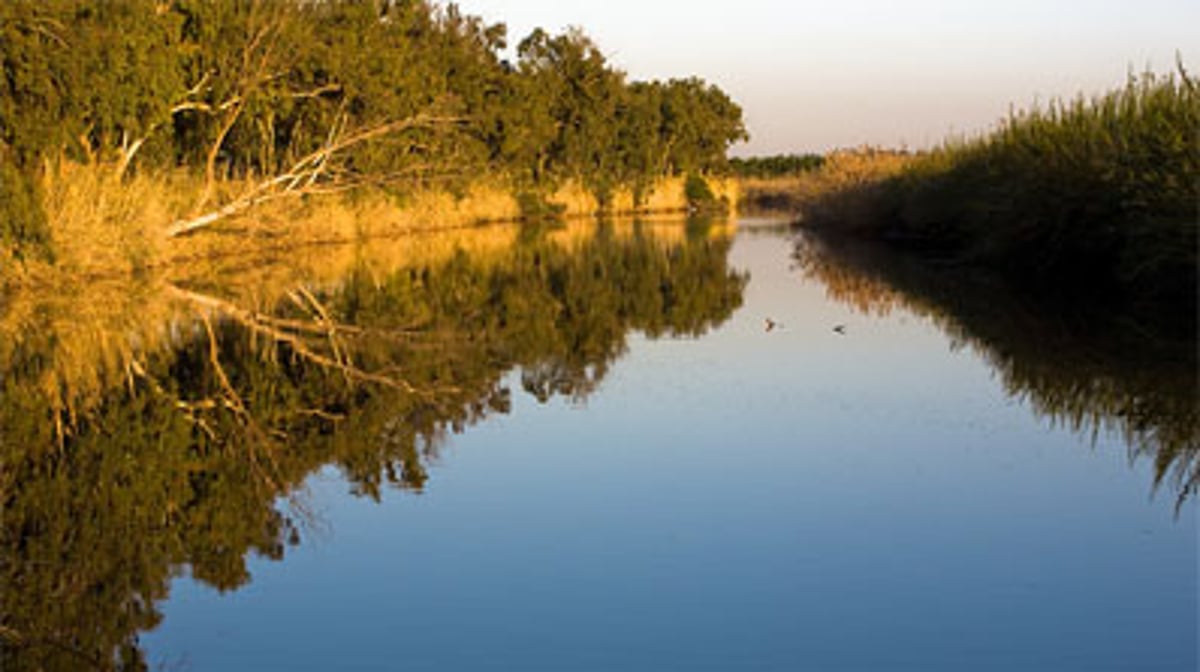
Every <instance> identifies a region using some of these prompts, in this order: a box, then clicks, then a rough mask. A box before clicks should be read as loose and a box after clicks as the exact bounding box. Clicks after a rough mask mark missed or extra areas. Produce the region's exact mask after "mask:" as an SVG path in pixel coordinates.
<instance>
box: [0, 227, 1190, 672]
mask: <svg viewBox="0 0 1200 672" xmlns="http://www.w3.org/2000/svg"><path fill="white" fill-rule="evenodd" d="M398 245H399V247H398V248H396V249H391V248H386V249H385V246H384V245H383V244H379V245H377V246H373V247H372V248H371V249H359V250H341V249H339V250H327V251H324V252H321V253H318V254H313V255H310V257H305V258H298V257H297V255H287V257H288V258H287V259H286V260H285V261H286V262H287V263H280V264H270V265H264V264H262V263H259V262H256V263H255V264H244V265H241V266H239V265H237V264H231V265H226V266H217V267H213V268H207V269H197V270H196V271H195V273H193V274H190V275H188V276H186V277H168V278H149V279H146V281H145V284H144V285H139V286H138V287H133V288H131V287H95V286H89V287H80V288H72V289H71V291H63V292H61V293H60V294H59V296H57V297H53V298H49V299H47V298H45V297H39V298H36V299H30V298H20V297H17V298H12V297H10V298H8V299H7V304H6V306H5V309H4V310H3V311H0V312H3V313H4V315H3V316H2V317H0V330H3V338H0V366H2V367H3V368H0V372H2V377H0V383H2V385H3V387H2V388H0V389H2V391H3V395H4V396H3V399H2V403H0V451H2V452H0V455H2V457H3V467H4V471H3V475H2V476H0V488H3V489H2V490H0V493H2V496H3V500H2V501H3V507H4V508H3V515H4V518H3V521H2V530H3V531H2V534H3V537H2V538H0V544H2V553H3V555H2V556H0V560H2V562H3V565H2V567H0V568H2V570H3V573H2V575H0V579H2V580H3V582H4V583H3V584H2V588H3V592H2V593H0V605H2V606H3V611H2V612H0V625H2V627H3V630H0V635H3V636H2V637H0V641H3V642H4V649H3V655H4V658H3V659H0V660H2V661H3V663H4V664H3V669H5V670H9V669H12V670H26V669H29V670H36V669H64V670H66V669H88V668H90V667H127V668H130V669H135V668H137V667H138V666H139V665H142V664H145V665H148V666H149V667H151V668H153V669H172V670H174V669H184V670H241V669H245V670H264V669H280V670H333V669H362V670H376V669H378V670H392V669H412V670H480V669H482V670H489V669H491V670H628V669H644V670H808V669H812V670H967V669H970V670H977V669H978V670H993V669H994V670H1081V671H1082V670H1194V669H1196V664H1197V558H1198V553H1197V529H1196V505H1195V503H1194V500H1193V499H1191V498H1190V497H1189V494H1190V493H1191V492H1192V490H1193V489H1194V487H1195V478H1196V473H1197V447H1198V445H1200V441H1198V435H1200V423H1198V418H1197V414H1198V411H1197V406H1196V398H1195V389H1196V367H1195V352H1194V350H1195V348H1194V344H1193V343H1190V342H1189V341H1188V338H1189V337H1187V336H1186V335H1185V336H1184V337H1183V338H1180V337H1179V336H1178V334H1176V333H1174V332H1171V333H1168V334H1167V335H1161V334H1158V333H1156V332H1150V333H1148V332H1147V330H1146V329H1145V328H1142V327H1138V325H1136V324H1134V325H1133V326H1131V323H1130V321H1129V320H1122V319H1120V316H1116V317H1112V316H1109V318H1105V319H1100V318H1096V317H1094V316H1088V315H1074V314H1069V313H1064V312H1062V311H1061V310H1055V311H1049V310H1047V309H1046V308H1045V307H1041V306H1032V307H1031V306H1028V305H1026V304H1024V303H1021V302H1019V301H1017V300H1016V299H1014V298H1012V297H1011V296H1010V295H1008V294H1006V293H1005V292H1004V291H1003V289H1002V288H996V287H991V286H988V285H987V284H986V283H982V282H981V283H972V282H967V281H962V282H956V283H954V285H953V287H954V290H953V291H948V290H945V289H939V288H942V287H944V283H941V284H939V282H938V281H937V278H936V277H932V276H928V275H927V274H924V273H923V272H922V271H921V270H920V269H914V268H911V267H908V266H905V265H903V264H900V265H898V266H896V267H895V268H892V267H890V266H889V262H888V260H886V259H880V258H876V257H872V256H870V255H863V254H860V253H858V252H855V251H847V250H840V249H835V248H832V247H827V246H823V245H822V244H820V243H818V242H815V241H808V242H805V241H799V242H797V240H796V239H795V238H794V237H792V236H791V234H789V233H788V232H787V231H786V230H785V229H782V228H779V227H772V226H762V225H757V224H756V223H754V222H747V223H745V224H744V225H743V226H742V227H741V228H740V229H739V230H738V232H737V233H733V232H732V231H730V230H727V229H724V228H720V227H717V228H706V227H702V226H695V225H693V226H687V225H685V224H684V223H682V222H667V223H657V224H654V225H650V224H643V225H638V226H633V225H627V224H617V225H611V226H604V227H599V228H597V227H596V226H595V225H592V224H588V225H572V226H571V227H569V228H568V229H566V230H517V229H493V230H488V231H482V232H480V231H472V232H461V233H458V234H453V235H449V236H440V237H437V238H436V239H435V238H428V239H414V240H410V241H405V242H403V243H398ZM299 287H303V288H305V290H304V291H300V290H298V289H297V288H299ZM1084 312H1086V311H1084ZM768 319H770V320H771V321H772V322H774V323H775V325H776V326H774V327H773V328H770V329H768V323H767V320H768ZM333 324H337V325H338V326H337V328H333V329H331V328H330V326H331V325H333ZM835 327H839V329H838V330H837V331H835ZM841 327H844V328H841ZM1131 334H1133V335H1131Z"/></svg>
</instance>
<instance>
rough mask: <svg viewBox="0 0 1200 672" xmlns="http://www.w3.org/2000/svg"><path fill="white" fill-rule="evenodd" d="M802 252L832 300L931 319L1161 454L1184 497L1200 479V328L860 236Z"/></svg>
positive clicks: (1073, 413) (1140, 450)
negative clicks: (1016, 287) (1042, 290)
mask: <svg viewBox="0 0 1200 672" xmlns="http://www.w3.org/2000/svg"><path fill="white" fill-rule="evenodd" d="M796 255H797V258H798V260H799V262H800V267H801V268H802V269H803V271H804V272H805V273H806V274H807V275H808V276H810V277H812V278H815V279H817V280H819V281H820V282H822V283H823V284H824V285H825V287H826V290H827V292H828V294H829V296H830V297H831V298H834V299H836V300H838V301H840V302H842V303H845V304H847V305H850V306H852V307H854V308H855V309H856V310H859V311H861V312H863V313H867V314H886V313H887V312H889V311H891V310H894V309H896V308H897V307H903V308H904V309H906V310H910V311H912V312H914V313H916V314H919V315H922V316H925V317H928V318H929V319H931V320H932V321H933V322H934V323H935V324H937V325H938V326H939V327H940V328H941V329H942V330H943V331H945V332H946V333H947V334H948V335H949V336H950V338H951V339H953V341H954V342H955V343H958V344H964V345H970V346H971V347H973V348H974V349H975V350H976V351H977V352H978V353H979V354H980V355H981V356H982V357H983V358H984V359H985V360H986V361H987V362H988V363H989V364H990V365H991V366H992V367H993V368H994V369H995V370H996V371H997V372H999V373H1000V376H1001V380H1002V381H1003V383H1004V386H1005V389H1006V390H1007V392H1008V393H1009V394H1010V395H1012V396H1014V397H1017V398H1020V399H1022V400H1024V401H1027V402H1028V403H1029V404H1030V406H1031V407H1032V408H1033V409H1034V410H1035V412H1037V413H1038V414H1039V415H1042V416H1044V417H1047V418H1049V419H1050V420H1051V422H1054V423H1057V424H1061V425H1062V426H1065V427H1067V428H1069V429H1071V430H1072V431H1075V432H1080V433H1092V434H1096V433H1100V432H1109V431H1116V432H1119V433H1120V434H1121V436H1122V437H1123V439H1124V441H1125V442H1126V444H1127V445H1128V446H1129V448H1130V451H1131V453H1132V454H1133V455H1134V456H1136V457H1145V458H1149V459H1153V460H1154V463H1155V467H1156V476H1155V480H1156V484H1163V483H1166V482H1170V483H1171V484H1172V486H1173V487H1174V489H1175V490H1176V491H1177V492H1178V493H1179V496H1180V498H1181V500H1180V501H1181V502H1182V500H1183V499H1184V498H1186V497H1188V496H1189V495H1190V494H1194V492H1195V489H1196V488H1197V485H1198V484H1200V408H1198V407H1197V403H1196V392H1197V368H1196V365H1197V361H1196V352H1195V335H1194V328H1195V326H1194V323H1193V324H1182V325H1179V324H1175V323H1172V322H1170V321H1167V322H1165V323H1163V321H1162V320H1146V319H1139V318H1135V317H1134V316H1132V315H1130V314H1129V313H1128V312H1126V311H1122V310H1121V309H1120V308H1119V307H1116V306H1113V305H1105V303H1104V301H1103V300H1102V299H1096V300H1095V302H1096V304H1097V305H1092V306H1084V305H1080V304H1079V303H1066V302H1061V301H1057V302H1056V301H1051V300H1048V299H1044V298H1043V300H1042V301H1041V302H1035V301H1031V300H1030V298H1029V297H1027V296H1020V295H1018V294H1016V293H1014V292H1013V291H1011V290H1010V289H1009V288H1008V287H1006V286H1005V285H1003V284H1001V283H998V282H997V281H995V279H994V278H991V277H987V276H983V275H979V274H972V273H969V272H966V271H962V270H959V269H953V268H938V267H936V266H934V267H931V266H930V265H929V264H928V263H927V262H925V263H922V262H921V261H918V260H915V259H912V258H906V257H904V256H898V255H896V254H895V253H890V252H888V251H886V250H883V249H881V248H877V247H872V246H870V245H868V244H864V243H861V242H848V241H845V240H839V239H829V238H825V239H820V238H816V237H807V238H806V239H805V240H804V241H803V242H801V243H800V244H799V245H798V246H797V249H796ZM1156 323H1157V324H1159V325H1160V326H1159V327H1157V328H1156V327H1154V326H1152V325H1154V324H1156Z"/></svg>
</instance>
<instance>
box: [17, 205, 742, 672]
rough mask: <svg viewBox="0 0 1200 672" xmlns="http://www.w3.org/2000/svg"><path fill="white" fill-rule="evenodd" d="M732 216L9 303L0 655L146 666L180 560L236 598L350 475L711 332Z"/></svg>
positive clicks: (348, 258)
mask: <svg viewBox="0 0 1200 672" xmlns="http://www.w3.org/2000/svg"><path fill="white" fill-rule="evenodd" d="M729 246H730V240H729V237H728V236H726V235H724V233H723V229H722V228H721V227H720V226H718V225H698V226H692V227H688V228H686V229H683V228H681V227H678V225H676V226H674V227H652V226H644V225H626V224H602V225H599V226H597V225H595V224H592V223H589V224H586V225H583V224H577V225H571V226H567V227H560V228H552V229H548V230H545V229H543V230H534V229H525V230H521V229H518V228H507V227H496V228H489V229H482V230H472V231H462V232H457V233H455V234H453V235H442V236H421V237H414V238H412V239H406V240H402V241H393V242H391V243H387V244H384V243H373V244H371V245H369V246H365V247H360V248H357V249H355V248H342V247H337V248H335V247H330V248H320V249H316V250H308V251H301V252H295V251H293V252H289V253H287V254H286V262H287V263H285V264H273V263H265V262H264V261H263V260H262V259H256V260H254V261H253V263H247V262H244V261H237V260H233V261H224V262H205V263H203V264H202V263H201V262H193V263H192V264H190V266H189V272H188V273H187V274H186V275H182V276H179V275H176V276H165V275H164V276H155V277H147V278H143V279H141V280H140V281H139V282H138V283H136V284H129V283H113V284H102V283H81V284H80V285H78V286H75V287H71V288H58V291H56V292H54V294H53V295H52V296H47V295H46V293H29V294H26V295H20V296H10V297H5V300H4V303H3V310H2V314H0V390H2V397H0V467H2V468H0V512H2V513H3V519H2V521H0V523H2V524H0V588H2V590H0V642H2V644H0V661H2V662H3V666H4V669H5V670H58V669H62V670H74V669H80V668H87V667H93V668H98V669H108V668H114V669H143V668H144V667H145V662H144V655H143V653H142V651H141V649H140V647H139V644H138V633H139V632H141V631H145V630H148V629H151V628H154V627H155V626H156V625H157V624H158V622H159V620H160V618H161V617H160V615H159V612H158V611H157V608H156V605H157V604H158V603H159V602H160V601H161V600H163V599H164V598H165V597H166V595H167V591H168V586H169V582H170V580H171V578H172V577H173V576H175V575H176V574H177V573H178V572H180V571H181V570H182V568H187V569H188V571H190V573H191V575H192V576H193V577H195V578H196V579H198V580H200V581H203V582H205V583H207V584H209V585H211V586H214V587H216V588H218V589H220V590H231V589H235V588H238V587H239V586H242V585H244V584H245V583H246V582H247V581H248V580H249V575H248V572H247V566H246V559H247V556H248V554H250V553H254V554H257V555H260V556H265V557H269V558H281V557H283V555H284V553H285V550H286V548H287V547H288V545H291V544H297V543H299V542H300V540H301V536H302V533H303V532H304V530H305V527H304V524H303V523H304V521H303V520H301V519H300V518H302V517H303V515H304V513H303V512H304V508H303V506H302V502H296V503H295V505H294V506H284V507H281V506H279V504H278V502H279V501H280V499H281V498H286V497H289V496H291V495H292V494H293V493H295V492H297V489H298V488H299V487H300V485H301V484H302V483H303V482H304V481H305V479H306V478H307V477H308V476H309V475H311V474H312V473H313V472H314V471H315V470H317V469H319V468H321V467H323V466H325V465H329V464H334V465H337V466H338V467H339V468H340V469H341V470H342V471H343V472H344V473H345V474H346V476H347V479H348V480H349V481H350V482H351V483H353V484H354V488H355V489H356V491H357V492H358V493H360V494H362V495H364V496H369V497H376V498H377V497H379V496H380V493H381V490H382V489H383V488H384V487H387V486H388V485H391V486H396V487H400V488H407V489H413V490H420V489H421V488H423V487H425V485H426V482H427V479H428V473H427V471H426V465H427V463H428V460H429V459H431V458H432V457H434V456H436V453H437V451H438V447H439V445H441V444H442V442H443V440H444V437H445V435H446V434H447V433H448V432H454V431H460V430H461V429H463V428H464V427H466V426H468V425H470V424H471V423H474V422H476V421H478V420H480V419H481V418H484V417H486V416H488V415H490V414H493V413H504V412H506V411H507V410H508V408H509V405H510V399H511V395H512V391H511V390H509V389H507V388H506V387H505V386H504V384H503V382H502V381H503V379H504V374H505V373H506V372H508V371H510V370H512V369H514V368H519V369H520V371H521V377H520V379H521V385H522V387H523V388H524V390H525V391H527V392H528V393H530V394H532V395H535V396H536V397H537V398H538V399H540V400H548V399H550V398H551V397H554V396H556V395H561V396H565V397H569V398H572V399H577V400H578V399H583V398H586V397H587V396H588V395H589V394H590V393H592V392H593V391H594V390H595V389H596V387H597V385H598V384H599V383H600V382H601V381H602V380H603V378H604V376H605V374H606V373H607V371H608V370H609V367H610V366H611V365H612V364H613V362H614V361H615V360H616V359H617V358H619V357H620V356H621V355H622V354H623V353H624V352H625V349H626V339H627V338H628V335H629V334H630V333H631V332H633V331H638V332H643V333H645V334H648V335H649V336H651V337H659V336H698V335H700V334H703V333H704V332H705V331H707V330H708V329H710V328H712V327H713V326H715V325H717V324H719V323H721V322H723V321H724V320H726V319H728V318H729V317H730V315H732V313H733V311H734V310H735V309H736V308H737V307H738V306H739V305H740V304H741V301H742V295H743V290H744V288H745V285H746V282H747V278H746V276H745V275H744V274H740V273H737V272H734V271H732V270H731V269H730V268H729V266H728V265H727V255H728V252H729Z"/></svg>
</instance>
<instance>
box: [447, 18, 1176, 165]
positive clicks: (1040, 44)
mask: <svg viewBox="0 0 1200 672" xmlns="http://www.w3.org/2000/svg"><path fill="white" fill-rule="evenodd" d="M459 5H460V7H462V9H463V10H464V11H466V12H467V13H470V14H477V15H482V16H484V17H485V18H487V19H489V20H491V21H501V20H502V21H504V22H505V23H507V24H508V26H509V35H510V38H511V41H512V42H513V43H514V44H515V42H516V41H517V40H518V39H519V38H520V37H522V36H524V35H525V34H527V33H528V32H529V31H530V30H531V29H532V28H534V27H535V26H542V27H545V28H546V29H548V30H551V31H554V32H557V31H558V30H561V29H562V28H564V27H566V26H568V25H578V26H581V27H583V28H584V29H585V31H586V32H587V33H588V34H590V35H591V36H592V37H593V38H594V39H595V40H596V41H597V42H598V43H599V44H600V46H601V48H602V49H603V51H604V52H605V54H607V55H608V57H609V59H610V60H611V61H612V62H613V63H614V64H615V65H616V66H617V67H619V68H621V69H623V70H625V71H626V72H628V73H629V74H630V75H631V76H632V77H634V78H638V79H649V78H668V77H681V76H689V75H697V76H700V77H703V78H705V79H707V80H709V81H711V82H713V83H716V84H718V85H719V86H721V87H722V88H723V89H725V90H726V91H728V92H729V93H730V94H731V95H732V96H733V97H734V98H735V99H736V100H737V101H738V102H739V103H741V104H742V106H743V108H744V109H745V111H746V119H747V122H748V125H749V127H750V132H751V135H752V136H753V138H752V140H751V141H750V143H749V144H748V145H744V146H742V147H739V148H737V149H735V153H736V154H758V153H779V152H792V151H824V150H827V149H830V148H834V147H842V146H851V145H857V144H861V143H864V142H867V143H872V144H881V145H888V146H897V145H907V146H909V147H924V146H928V145H930V144H933V143H936V142H938V141H939V140H941V139H942V138H943V137H945V136H946V135H947V134H950V133H973V132H978V131H983V130H986V129H988V128H989V127H991V126H992V125H993V124H994V123H995V122H996V121H997V120H998V119H999V118H1001V117H1003V116H1004V115H1005V114H1006V113H1007V111H1008V109H1009V105H1010V104H1015V105H1016V106H1018V107H1024V106H1027V105H1029V104H1030V103H1032V102H1034V101H1035V100H1041V101H1045V100H1046V99H1048V98H1052V97H1063V96H1067V97H1070V96H1073V95H1075V94H1076V93H1080V92H1083V93H1087V94H1092V93H1098V92H1101V91H1103V90H1106V89H1109V88H1112V87H1114V86H1117V85H1120V84H1121V83H1123V82H1124V80H1125V76H1126V74H1127V72H1128V71H1129V69H1130V68H1131V67H1132V68H1134V69H1135V70H1138V71H1141V70H1143V69H1145V68H1146V67H1147V66H1149V67H1151V68H1153V69H1154V70H1156V71H1159V72H1165V71H1169V70H1171V69H1173V68H1174V60H1175V53H1176V52H1177V51H1179V52H1182V53H1183V56H1184V61H1185V63H1186V64H1187V65H1188V66H1189V69H1190V70H1192V71H1193V72H1197V71H1200V61H1198V60H1197V59H1200V0H1136V1H1135V0H1093V1H1087V0H1072V1H1070V2H1066V1H1061V0H1059V1H1055V0H996V1H994V2H975V1H972V0H959V1H957V2H955V1H952V0H915V1H909V2H902V1H888V0H825V1H823V2H816V1H811V0H792V1H790V2H789V1H786V0H737V1H733V2H729V1H726V2H704V1H702V0H692V1H690V2H689V1H687V0H588V1H587V2H567V1H565V0H462V1H461V2H459Z"/></svg>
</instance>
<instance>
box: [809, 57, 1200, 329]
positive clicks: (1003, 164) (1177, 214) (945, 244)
mask: <svg viewBox="0 0 1200 672" xmlns="http://www.w3.org/2000/svg"><path fill="white" fill-rule="evenodd" d="M1198 176H1200V90H1198V83H1197V81H1196V80H1195V79H1194V78H1192V77H1191V76H1189V75H1188V74H1187V73H1186V71H1184V69H1183V67H1182V65H1181V66H1180V68H1179V73H1178V74H1176V75H1173V76H1165V77H1164V76H1155V75H1152V74H1147V75H1144V76H1142V77H1137V78H1132V79H1131V80H1130V81H1129V83H1128V84H1127V85H1126V86H1125V87H1123V88H1121V89H1118V90H1115V91H1112V92H1110V93H1108V94H1107V95H1104V96H1102V97H1099V98H1095V99H1082V98H1081V99H1077V100H1075V101H1073V102H1067V103H1055V104H1053V105H1051V106H1049V107H1048V108H1046V109H1040V110H1033V111H1030V112H1025V113H1021V114H1015V115H1013V116H1012V117H1011V118H1010V119H1008V120H1007V121H1006V122H1005V123H1004V124H1003V125H1002V126H1001V127H1000V128H999V129H998V130H997V131H995V132H994V133H991V134H989V135H987V136H985V137H981V138H977V139H973V140H969V141H960V142H952V143H949V144H947V145H945V146H943V147H941V148H939V149H937V150H934V151H932V152H928V153H924V154H920V155H917V156H915V157H913V158H912V160H910V161H907V162H905V163H904V165H903V166H901V167H900V168H899V169H898V170H895V171H892V172H891V174H890V176H885V177H882V178H878V179H875V180H870V181H863V182H858V183H850V184H848V185H846V186H845V187H844V188H840V189H834V190H831V191H829V192H827V193H825V194H824V195H822V197H821V198H818V199H816V200H815V201H814V202H813V203H811V204H810V205H809V206H808V207H807V208H806V212H805V222H806V224H808V225H810V226H813V227H818V228H823V229H826V230H831V231H842V232H852V233H855V234H858V235H865V236H869V237H873V238H882V239H886V240H889V241H892V242H893V243H897V244H903V245H905V246H907V247H909V248H912V249H917V250H922V251H933V252H936V253H937V254H938V256H940V257H942V258H943V259H956V260H959V261H963V262H968V263H972V264H978V265H983V266H989V267H992V268H994V269H997V270H1000V271H1002V272H1004V273H1005V274H1007V275H1009V276H1010V277H1012V278H1015V279H1018V280H1020V281H1022V282H1024V283H1031V284H1033V285H1034V286H1036V287H1038V288H1039V289H1040V290H1042V291H1059V290H1062V289H1067V288H1075V289H1084V290H1085V291H1090V292H1097V291H1100V290H1101V289H1104V290H1106V291H1112V290H1115V292H1116V293H1118V294H1124V295H1126V296H1128V297H1129V298H1132V299H1137V300H1142V299H1152V300H1154V301H1165V302H1167V303H1170V304H1174V305H1181V306H1186V307H1187V309H1188V311H1189V312H1190V313H1191V314H1192V315H1193V316H1194V314H1195V313H1194V311H1195V296H1196V282H1197V273H1196V262H1197V250H1198V249H1200V248H1198V244H1197V242H1198V241H1197V229H1198V226H1197V207H1198V204H1200V179H1198Z"/></svg>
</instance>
